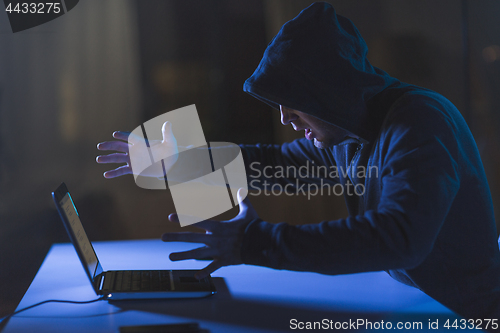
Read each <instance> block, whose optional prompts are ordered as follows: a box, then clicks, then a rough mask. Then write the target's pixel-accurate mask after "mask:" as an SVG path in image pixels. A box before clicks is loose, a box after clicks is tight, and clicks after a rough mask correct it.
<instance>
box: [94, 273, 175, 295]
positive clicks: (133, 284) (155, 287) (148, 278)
mask: <svg viewBox="0 0 500 333" xmlns="http://www.w3.org/2000/svg"><path fill="white" fill-rule="evenodd" d="M171 274H172V273H171V271H135V270H134V271H108V272H106V277H105V279H104V285H103V291H106V290H113V291H121V292H124V291H131V292H138V291H141V292H142V291H170V290H172V288H171V285H170V284H171ZM108 281H109V282H108Z"/></svg>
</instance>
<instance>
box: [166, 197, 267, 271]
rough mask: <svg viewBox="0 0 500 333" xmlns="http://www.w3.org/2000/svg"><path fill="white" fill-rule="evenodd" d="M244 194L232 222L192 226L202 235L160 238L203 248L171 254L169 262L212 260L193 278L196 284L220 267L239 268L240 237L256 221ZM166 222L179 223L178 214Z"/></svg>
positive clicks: (207, 222)
mask: <svg viewBox="0 0 500 333" xmlns="http://www.w3.org/2000/svg"><path fill="white" fill-rule="evenodd" d="M244 191H245V190H244V189H242V188H241V189H239V191H238V201H239V202H240V212H239V214H238V215H237V216H236V217H235V218H233V219H231V220H229V221H213V220H205V221H202V222H198V223H196V224H194V226H196V227H198V228H201V229H204V230H205V233H198V232H175V233H173V232H172V233H166V234H163V235H162V237H161V239H162V240H163V241H164V242H189V243H203V244H205V245H206V246H203V247H200V248H197V249H194V250H190V251H184V252H174V253H171V254H170V260H172V261H177V260H186V259H203V258H207V257H212V258H214V260H213V261H212V262H211V263H210V264H209V265H208V266H207V267H205V268H203V269H202V270H200V271H198V272H197V273H196V274H195V277H196V278H197V279H199V280H200V279H203V278H204V277H207V276H208V275H210V274H211V273H212V272H214V271H216V270H217V269H219V268H221V267H223V266H229V265H239V264H242V263H243V262H242V260H241V254H240V251H241V245H242V239H243V233H244V231H245V228H246V226H247V225H248V224H249V223H250V222H251V221H253V220H255V219H257V218H258V217H259V216H258V215H257V212H256V211H255V209H254V208H253V207H252V204H251V203H250V201H249V199H248V196H247V197H246V198H245V199H244V200H243V201H242V200H241V198H242V197H243V196H244ZM168 219H169V220H170V221H172V222H177V223H178V222H179V219H178V217H177V214H170V216H169V217H168Z"/></svg>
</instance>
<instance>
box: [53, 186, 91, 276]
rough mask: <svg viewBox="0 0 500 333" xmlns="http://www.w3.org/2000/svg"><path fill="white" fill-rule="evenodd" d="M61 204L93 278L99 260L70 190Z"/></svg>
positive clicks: (76, 243) (86, 267) (86, 266)
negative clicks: (84, 228)
mask: <svg viewBox="0 0 500 333" xmlns="http://www.w3.org/2000/svg"><path fill="white" fill-rule="evenodd" d="M59 204H60V207H61V208H62V211H63V214H64V215H65V217H66V220H67V221H68V222H69V223H68V227H69V228H71V232H72V233H73V235H74V242H75V244H74V245H75V246H78V248H79V250H80V253H81V254H82V256H83V258H81V259H82V260H84V261H85V264H84V267H85V269H86V270H87V273H88V274H89V276H90V277H92V278H93V277H94V274H95V271H96V268H97V264H98V262H99V261H98V260H97V256H96V254H95V252H94V248H93V247H92V244H90V241H89V239H88V237H87V234H86V233H85V230H83V225H82V222H81V221H80V217H79V215H78V212H77V211H76V207H75V205H74V203H73V199H71V196H70V194H69V192H67V193H66V194H65V195H64V197H63V198H62V199H61V200H60V201H59Z"/></svg>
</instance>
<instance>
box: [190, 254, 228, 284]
mask: <svg viewBox="0 0 500 333" xmlns="http://www.w3.org/2000/svg"><path fill="white" fill-rule="evenodd" d="M221 267H222V265H221V264H220V262H219V261H218V260H217V259H216V260H214V261H212V262H211V263H210V264H209V265H208V266H207V267H205V268H203V269H202V270H200V271H198V272H197V273H196V274H195V275H194V277H195V278H197V279H198V280H201V279H203V278H206V277H207V276H209V275H210V274H212V273H213V272H215V271H216V270H218V269H219V268H221Z"/></svg>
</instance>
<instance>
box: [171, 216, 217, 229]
mask: <svg viewBox="0 0 500 333" xmlns="http://www.w3.org/2000/svg"><path fill="white" fill-rule="evenodd" d="M168 219H169V221H170V222H174V223H180V221H179V215H177V214H170V215H169V216H168ZM220 224H221V222H219V221H212V220H205V221H201V222H197V223H195V224H193V226H194V227H197V228H201V229H203V230H207V231H214V229H216V228H217V227H218V226H219V225H220Z"/></svg>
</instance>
